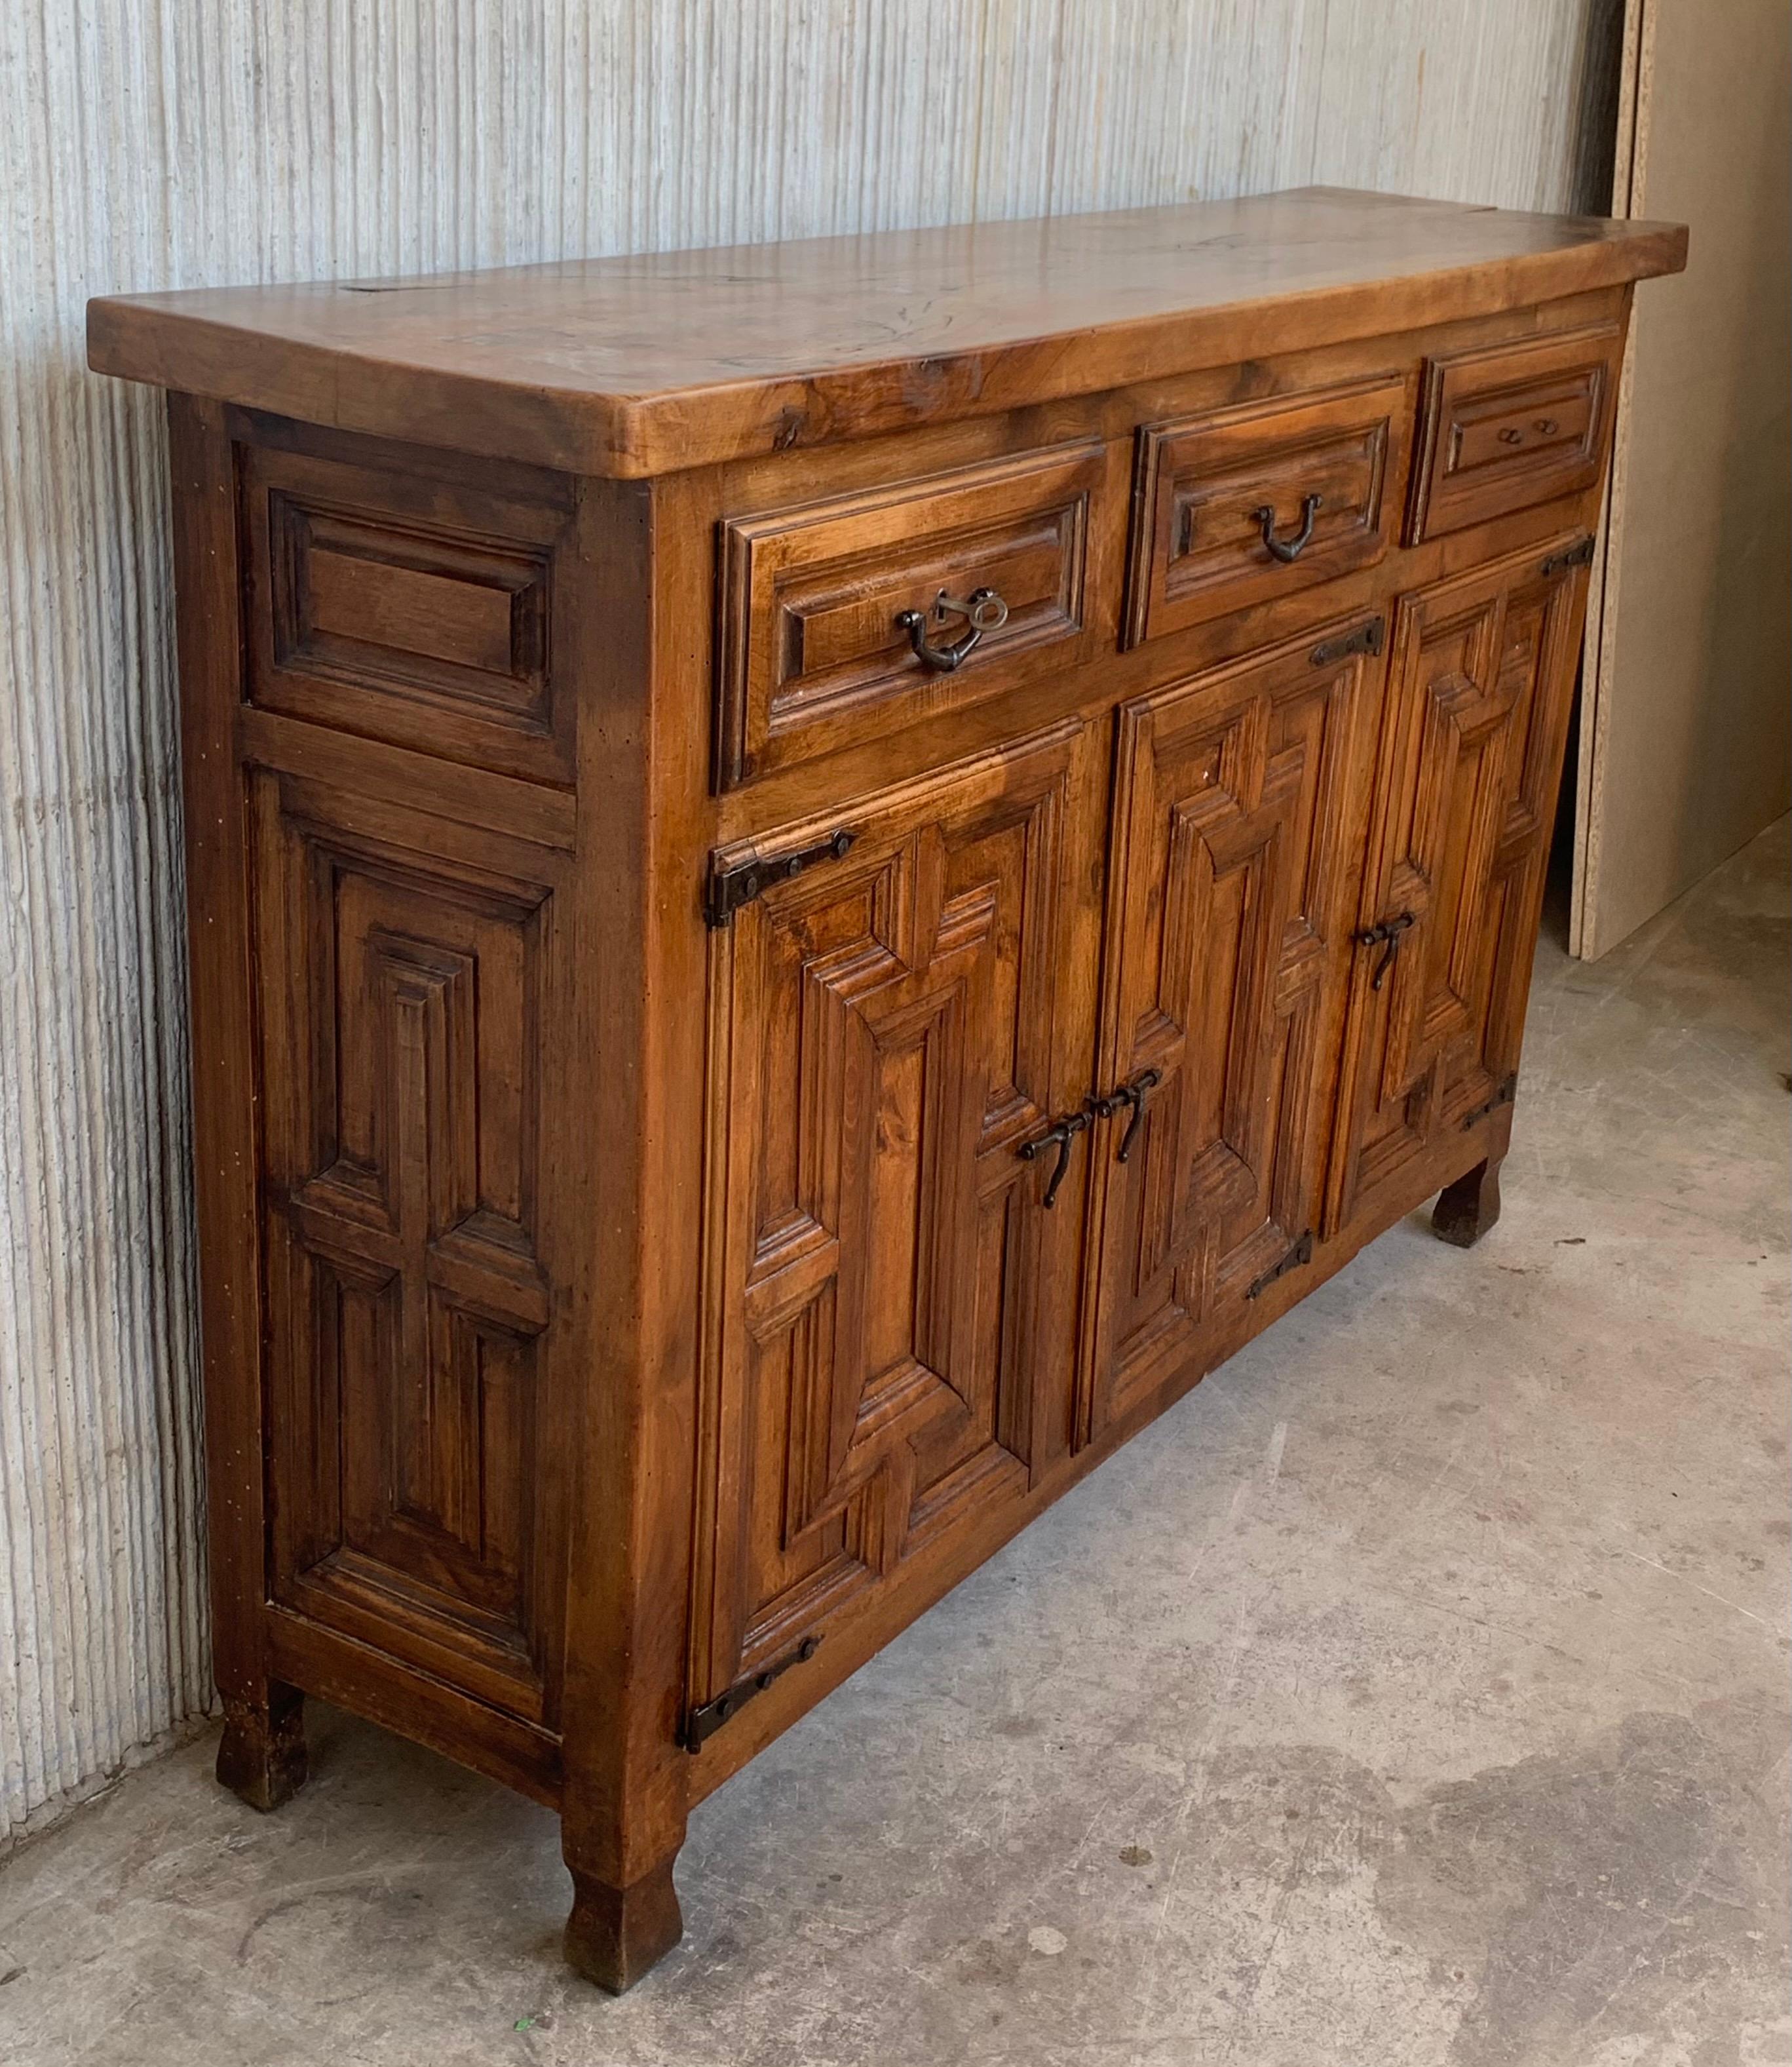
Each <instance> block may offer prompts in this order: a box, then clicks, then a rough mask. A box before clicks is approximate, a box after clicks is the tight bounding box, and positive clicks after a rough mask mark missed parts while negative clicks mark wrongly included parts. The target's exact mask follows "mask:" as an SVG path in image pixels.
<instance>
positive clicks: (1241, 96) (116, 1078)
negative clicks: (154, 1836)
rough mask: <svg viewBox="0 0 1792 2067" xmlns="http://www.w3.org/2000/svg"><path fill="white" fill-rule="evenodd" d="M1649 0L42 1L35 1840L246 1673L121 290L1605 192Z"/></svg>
mask: <svg viewBox="0 0 1792 2067" xmlns="http://www.w3.org/2000/svg"><path fill="white" fill-rule="evenodd" d="M1607 12H1608V6H1607V0H1502V5H1500V6H1497V7H1493V6H1488V5H1486V0H1352V4H1349V5H1345V4H1342V0H906V4H898V0H659V4H657V5H655V4H650V0H638V4H634V5H629V4H624V0H271V4H270V0H0V803H3V811H0V999H3V1004H4V1013H5V1019H4V1026H3V1029H0V1032H3V1037H4V1039H3V1048H0V1842H3V1841H4V1839H5V1838H6V1835H7V1833H9V1832H16V1831H17V1830H18V1829H20V1828H22V1827H24V1826H26V1825H29V1824H30V1823H32V1822H34V1821H42V1820H43V1819H44V1818H45V1817H47V1816H50V1815H52V1814H54V1813H55V1812H56V1811H57V1809H59V1807H60V1806H61V1805H65V1804H66V1803H67V1801H70V1800H71V1799H72V1798H74V1797H75V1796H76V1795H78V1794H79V1792H80V1791H81V1790H83V1789H85V1788H88V1787H91V1785H94V1784H95V1782H96V1781H98V1780H99V1779H100V1778H101V1777H103V1776H104V1775H106V1774H107V1773H111V1772H112V1771H114V1770H116V1769H117V1768H118V1767H119V1766H120V1764H124V1763H125V1762H128V1760H130V1759H131V1758H132V1756H134V1755H136V1754H137V1753H138V1752H140V1751H141V1750H143V1749H144V1748H145V1747H148V1746H150V1745H152V1744H154V1743H155V1742H156V1741H157V1740H159V1739H160V1738H161V1737H162V1736H165V1734H166V1733H167V1732H168V1731H170V1730H171V1729H172V1728H176V1726H177V1725H178V1724H180V1722H181V1721H182V1720H183V1719H185V1718H188V1717H190V1716H194V1715H197V1714H199V1713H201V1712H203V1711H204V1709H205V1706H206V1705H207V1703H208V1701H209V1675H208V1670H207V1662H206V1646H205V1582H204V1557H203V1541H202V1538H203V1525H204V1500H203V1492H202V1486H201V1472H200V1464H201V1456H200V1449H201V1444H200V1434H199V1416H198V1406H197V1380H196V1364H195V1322H194V1302H193V1238H192V1232H191V1228H190V1226H189V1218H188V1206H187V1185H188V1150H189V1139H188V1116H187V1088H186V1054H185V1047H184V1033H183V1026H184V975H183V969H182V959H181V884H180V859H179V844H178V833H179V807H178V798H177V789H176V754H175V745H174V729H173V724H172V709H173V695H174V692H173V683H172V669H171V643H170V625H169V596H168V542H167V535H166V521H165V517H164V490H165V481H164V446H163V439H162V432H161V428H160V412H159V408H158V405H157V403H156V400H155V398H152V397H150V396H146V395H144V394H141V393H139V392H135V391H132V390H129V389H127V388H123V387H121V386H119V385H117V384H113V383H110V382H106V381H102V380H96V379H94V378H92V377H91V376H88V375H87V374H86V373H85V372H83V367H82V347H81V337H82V311H83V303H84V302H85V301H86V298H87V296H88V295H90V294H99V293H106V292H111V291H115V290H127V289H133V288H150V287H165V286H196V285H199V284H201V283H205V282H221V281H248V280H265V279H283V278H304V277H321V276H326V275H330V274H367V273H376V272H385V271H394V270H407V271H412V270H431V269H434V268H437V267H442V266H468V265H486V264H493V263H498V262H504V261H508V260H518V259H528V258H550V257H557V256H559V255H562V254H576V253H595V252H606V251H625V250H651V249H654V248H656V247H666V246H676V245H691V244H705V243H714V242H728V241H732V240H736V239H740V240H756V239H761V238H772V237H794V236H803V235H808V234H821V233H825V232H829V231H838V230H848V229H879V228H886V227H890V226H893V225H906V224H912V223H921V222H939V221H953V220H959V219H965V218H969V217H995V216H1013V215H1023V214H1032V213H1048V212H1064V211H1069V210H1080V209H1094V208H1105V207H1113V206H1119V205H1129V204H1133V203H1141V202H1149V201H1173V200H1181V199H1185V198H1190V197H1206V196H1220V195H1227V194H1233V193H1244V192H1252V191H1256V190H1259V189H1266V188H1270V187H1275V186H1282V185H1294V184H1298V183H1300V182H1303V181H1311V180H1321V181H1333V182H1337V183H1341V184H1347V185H1362V186H1373V187H1380V188H1384V189H1392V190H1395V191H1400V192H1405V193H1431V194H1437V195H1441V196H1448V197H1461V198H1466V199H1474V200H1482V201H1494V202H1500V203H1504V204H1506V205H1515V206H1524V207H1548V208H1553V207H1561V206H1565V205H1568V203H1569V201H1570V197H1571V187H1572V185H1573V181H1574V178H1575V153H1576V144H1577V136H1578V132H1579V127H1580V107H1581V103H1582V99H1583V92H1584V91H1585V81H1586V76H1587V63H1586V58H1585V45H1586V43H1587V38H1588V35H1589V33H1590V25H1591V26H1592V28H1593V30H1595V33H1596V25H1597V22H1599V20H1601V19H1603V17H1604V15H1605V14H1607Z"/></svg>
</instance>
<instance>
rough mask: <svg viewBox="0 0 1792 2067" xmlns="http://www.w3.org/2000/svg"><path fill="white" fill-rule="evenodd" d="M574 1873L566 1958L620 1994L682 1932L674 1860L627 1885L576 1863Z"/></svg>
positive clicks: (666, 1950) (583, 1973) (599, 1982)
mask: <svg viewBox="0 0 1792 2067" xmlns="http://www.w3.org/2000/svg"><path fill="white" fill-rule="evenodd" d="M572 1875H573V1913H572V1915H570V1916H569V1917H568V1918H567V1919H566V1957H567V1959H569V1960H570V1962H571V1963H572V1965H573V1966H574V1968H575V1969H576V1970H577V1971H578V1972H579V1973H582V1975H583V1976H585V1978H586V1980H588V1981H595V1982H596V1983H597V1984H598V1987H599V1988H607V1989H609V1991H610V1993H611V1994H612V1995H613V1996H619V1995H620V1994H621V1993H622V1991H623V1990H624V1989H625V1988H633V1987H634V1984H635V1983H636V1982H637V1981H638V1980H640V1978H641V1976H643V1974H644V1973H646V1972H647V1969H648V1968H650V1967H651V1966H653V1965H654V1964H655V1962H656V1961H658V1960H659V1959H663V1958H664V1956H665V1955H666V1954H667V1953H668V1952H669V1951H671V1949H672V1947H674V1946H675V1944H677V1943H678V1941H679V1939H680V1938H682V1937H683V1935H684V1919H683V1917H682V1916H681V1915H679V1898H678V1891H677V1890H676V1889H675V1888H674V1886H672V1862H671V1860H670V1859H667V1860H666V1861H665V1862H663V1864H661V1865H659V1866H655V1868H654V1870H653V1871H652V1872H651V1873H649V1874H643V1875H642V1877H641V1878H640V1879H639V1880H638V1881H636V1882H634V1885H633V1886H630V1887H622V1888H616V1887H610V1886H608V1885H607V1884H606V1882H602V1881H600V1880H594V1879H593V1878H591V1876H590V1874H582V1873H580V1872H579V1871H578V1869H577V1868H576V1867H574V1868H573V1869H572Z"/></svg>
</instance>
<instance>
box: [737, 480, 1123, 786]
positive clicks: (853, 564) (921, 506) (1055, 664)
mask: <svg viewBox="0 0 1792 2067" xmlns="http://www.w3.org/2000/svg"><path fill="white" fill-rule="evenodd" d="M1105 464H1106V448H1105V446H1104V445H1101V444H1100V443H1099V442H1090V443H1085V444H1080V445H1070V446H1060V447H1058V448H1056V449H1053V450H1052V451H1049V452H1044V453H1025V454H1021V455H1018V456H1016V457H1011V458H1007V459H1002V460H997V461H991V462H990V463H988V464H987V465H979V466H974V467H967V468H964V469H960V470H958V471H955V472H954V473H946V474H936V475H934V476H932V477H929V478H927V479H925V480H921V481H902V482H899V483H897V484H894V485H890V486H888V487H878V488H875V489H868V490H862V491H861V492H859V493H854V494H851V495H842V496H834V497H829V498H828V499H827V500H826V501H825V502H812V503H808V504H805V505H804V506H801V507H800V508H797V509H790V510H777V511H774V512H772V513H771V514H768V515H764V516H759V517H752V518H741V519H736V520H731V521H728V522H724V525H723V526H722V536H721V544H720V553H721V568H720V578H721V611H720V615H721V623H720V637H719V644H718V655H717V658H718V668H717V675H718V680H717V692H716V701H717V710H716V786H717V787H718V788H719V789H723V790H728V789H732V788H734V787H735V786H736V785H737V784H739V783H741V782H745V781H747V780H748V779H749V778H752V777H754V776H759V775H764V774H769V773H770V772H771V771H772V770H775V769H779V768H783V767H786V766H788V765H790V764H792V763H793V762H797V761H809V760H813V759H814V758H816V757H817V756H819V755H821V754H824V753H831V752H833V751H834V750H835V749H837V748H839V747H841V746H844V745H849V744H857V743H858V742H860V741H866V740H870V739H875V738H878V737H882V736H885V735H887V734H889V733H895V732H898V731H900V730H903V729H906V728H907V727H909V726H910V725H914V724H915V723H916V722H917V721H918V720H921V719H922V718H925V717H929V716H930V715H931V714H933V713H936V712H939V711H942V710H947V709H954V710H956V709H963V708H964V707H965V706H966V705H971V704H975V703H978V702H979V701H982V700H983V699H984V698H985V697H987V696H994V695H996V694H997V693H999V692H1000V691H1002V690H1004V689H1007V688H1012V687H1014V686H1015V685H1016V684H1017V683H1020V682H1023V681H1024V680H1028V679H1029V678H1030V677H1032V676H1036V675H1038V674H1040V673H1043V672H1050V671H1053V670H1056V669H1057V668H1061V667H1064V665H1066V664H1069V663H1072V662H1074V661H1076V660H1082V659H1084V658H1086V657H1088V656H1089V653H1090V652H1091V651H1092V650H1093V648H1092V640H1093V635H1094V633H1095V631H1096V629H1097V627H1096V626H1095V624H1094V623H1092V621H1091V618H1090V599H1089V590H1090V587H1091V584H1090V580H1089V558H1090V550H1091V548H1090V538H1091V531H1092V526H1093V525H1094V524H1095V522H1096V518H1097V511H1096V509H1095V505H1096V504H1097V501H1098V499H1099V497H1100V494H1101V484H1102V480H1103V476H1104V473H1105ZM979 591H991V592H992V594H993V595H994V596H995V597H997V598H999V606H998V605H996V604H995V603H987V602H986V603H984V604H983V609H982V611H981V615H982V616H983V619H984V624H985V628H983V629H980V630H979V629H978V628H977V627H974V626H973V625H972V624H971V623H970V622H969V621H968V620H967V619H966V618H965V617H964V616H963V615H962V614H959V613H957V612H954V611H951V610H950V609H944V610H943V609H940V608H939V607H937V606H939V603H940V602H941V599H948V600H949V601H959V602H967V601H971V600H972V599H976V598H977V597H978V595H979ZM999 608H1005V611H1006V615H1005V617H1003V618H1002V619H1001V621H1000V622H999V623H994V622H992V621H991V620H993V619H995V617H996V616H997V615H998V613H999ZM910 613H919V614H920V615H921V616H922V619H923V620H924V621H923V622H922V623H920V624H919V625H918V626H916V627H912V628H910V627H907V626H906V625H905V623H903V622H902V621H899V620H902V619H906V617H908V616H909V615H910ZM1111 625H1112V613H1111V606H1109V627H1110V636H1111ZM973 635H975V636H973ZM918 645H919V646H924V647H925V648H926V649H927V652H928V653H929V654H931V655H932V656H935V657H933V658H931V659H930V658H928V657H925V656H923V655H922V653H921V652H919V651H918V650H917V648H918ZM955 650H959V651H961V652H962V655H963V657H962V658H959V659H958V660H953V658H952V654H953V652H954V651H955Z"/></svg>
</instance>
